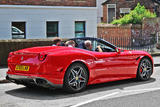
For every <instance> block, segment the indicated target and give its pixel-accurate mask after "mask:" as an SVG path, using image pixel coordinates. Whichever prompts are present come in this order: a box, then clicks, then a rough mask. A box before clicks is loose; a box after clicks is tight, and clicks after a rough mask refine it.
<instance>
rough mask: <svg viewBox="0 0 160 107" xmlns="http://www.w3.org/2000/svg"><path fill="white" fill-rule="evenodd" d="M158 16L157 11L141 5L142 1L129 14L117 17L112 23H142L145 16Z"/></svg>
mask: <svg viewBox="0 0 160 107" xmlns="http://www.w3.org/2000/svg"><path fill="white" fill-rule="evenodd" d="M154 17H156V14H155V13H152V12H150V11H149V10H147V9H146V8H145V7H144V6H141V5H140V3H138V4H137V6H136V7H135V8H134V10H132V11H130V13H129V14H126V15H124V16H123V17H122V18H120V19H116V20H114V21H112V22H111V24H121V25H123V24H141V23H142V20H143V18H154Z"/></svg>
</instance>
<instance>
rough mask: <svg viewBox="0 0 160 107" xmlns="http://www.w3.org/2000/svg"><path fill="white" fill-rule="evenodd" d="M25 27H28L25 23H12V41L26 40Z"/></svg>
mask: <svg viewBox="0 0 160 107" xmlns="http://www.w3.org/2000/svg"><path fill="white" fill-rule="evenodd" d="M25 25H26V23H25V22H12V26H11V33H12V39H25V38H26V30H25V29H26V28H25Z"/></svg>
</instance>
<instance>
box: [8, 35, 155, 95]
mask: <svg viewBox="0 0 160 107" xmlns="http://www.w3.org/2000/svg"><path fill="white" fill-rule="evenodd" d="M71 40H74V41H75V43H76V48H72V47H65V46H42V47H32V48H27V49H22V50H18V51H15V52H11V53H10V54H9V57H8V72H7V76H6V78H7V79H8V80H9V81H11V82H14V83H16V84H22V85H25V86H27V87H32V86H42V87H54V88H62V87H63V88H64V89H65V90H67V91H69V92H80V91H82V90H84V89H85V88H86V86H87V85H90V84H99V83H104V82H109V81H116V80H123V79H130V78H137V79H138V80H142V81H145V80H149V79H150V76H151V75H152V73H153V59H152V57H151V55H150V54H148V53H147V52H144V51H131V50H122V49H119V48H118V47H116V46H114V45H113V44H111V43H109V42H107V41H105V40H103V39H99V38H89V37H86V38H73V39H71ZM86 40H90V41H91V42H92V47H93V49H92V51H89V50H86V49H85V47H84V41H86ZM97 46H100V47H101V49H102V50H103V52H97Z"/></svg>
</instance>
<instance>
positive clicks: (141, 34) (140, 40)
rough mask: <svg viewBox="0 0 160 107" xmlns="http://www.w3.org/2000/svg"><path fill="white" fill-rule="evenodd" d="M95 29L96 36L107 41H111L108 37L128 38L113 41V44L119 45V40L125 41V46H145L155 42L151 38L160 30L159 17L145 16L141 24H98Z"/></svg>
mask: <svg viewBox="0 0 160 107" xmlns="http://www.w3.org/2000/svg"><path fill="white" fill-rule="evenodd" d="M97 30H98V33H97V35H98V37H99V38H103V39H105V40H107V41H109V42H111V41H110V38H112V39H114V38H116V39H117V38H118V39H120V40H121V39H123V38H124V39H126V38H130V39H128V40H125V41H119V42H118V43H117V42H116V43H113V44H114V45H119V44H122V43H121V42H125V46H127V45H132V46H142V45H143V46H145V45H148V44H152V42H155V41H152V40H154V39H153V38H156V36H157V34H158V32H160V18H145V19H144V20H143V22H142V25H132V24H130V25H122V26H119V25H111V24H98V28H97ZM159 34H160V33H159ZM159 37H160V35H159ZM131 39H132V41H131Z"/></svg>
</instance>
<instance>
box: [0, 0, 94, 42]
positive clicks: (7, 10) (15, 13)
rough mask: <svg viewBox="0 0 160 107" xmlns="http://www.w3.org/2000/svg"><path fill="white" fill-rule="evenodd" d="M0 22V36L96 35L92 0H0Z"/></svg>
mask: <svg viewBox="0 0 160 107" xmlns="http://www.w3.org/2000/svg"><path fill="white" fill-rule="evenodd" d="M0 25H1V26H0V39H20V38H21V39H37V38H50V37H56V36H58V37H62V38H72V37H85V36H92V37H93V36H95V37H96V36H97V8H96V0H0Z"/></svg>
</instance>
